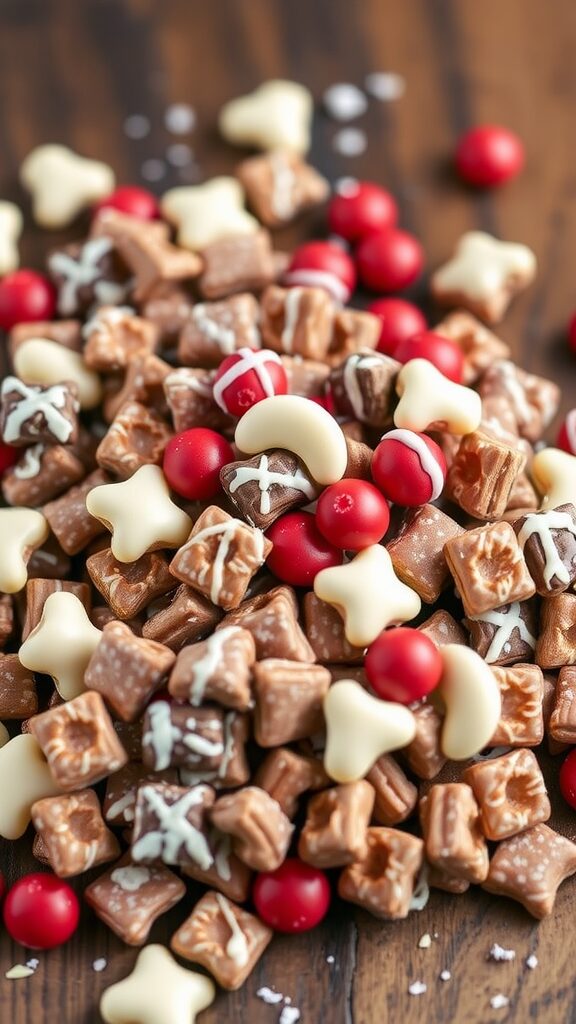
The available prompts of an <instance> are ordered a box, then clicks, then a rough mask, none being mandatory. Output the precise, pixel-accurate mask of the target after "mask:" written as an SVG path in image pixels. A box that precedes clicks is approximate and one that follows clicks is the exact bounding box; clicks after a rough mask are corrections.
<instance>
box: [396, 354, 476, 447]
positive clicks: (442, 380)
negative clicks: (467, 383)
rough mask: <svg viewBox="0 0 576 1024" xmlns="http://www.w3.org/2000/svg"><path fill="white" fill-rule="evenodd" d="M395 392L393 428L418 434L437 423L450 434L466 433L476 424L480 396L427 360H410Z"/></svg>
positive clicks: (401, 374)
mask: <svg viewBox="0 0 576 1024" xmlns="http://www.w3.org/2000/svg"><path fill="white" fill-rule="evenodd" d="M396 391H397V393H398V395H399V396H400V401H399V402H398V405H397V406H396V412H395V413H394V423H395V425H396V426H397V427H403V428H405V429H407V430H415V431H416V432H417V433H420V432H421V431H423V430H426V429H427V428H428V427H430V426H431V424H433V423H438V424H442V425H443V427H444V428H445V429H446V430H448V431H449V432H450V433H451V434H470V433H472V431H473V430H476V429H477V427H478V426H479V425H480V420H481V419H482V400H481V398H480V395H479V394H478V393H477V392H476V391H472V389H471V388H466V387H464V385H463V384H455V383H454V381H452V380H448V378H447V377H445V376H444V374H442V373H440V371H439V370H437V369H436V367H435V366H433V365H432V363H430V362H428V360H427V359H411V360H410V362H409V363H406V365H405V366H403V367H402V369H401V370H400V373H399V374H398V380H397V382H396Z"/></svg>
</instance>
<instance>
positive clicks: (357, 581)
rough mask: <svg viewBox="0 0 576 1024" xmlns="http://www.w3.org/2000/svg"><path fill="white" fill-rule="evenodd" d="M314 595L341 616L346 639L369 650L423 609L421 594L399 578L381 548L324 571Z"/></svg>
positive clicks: (389, 559)
mask: <svg viewBox="0 0 576 1024" xmlns="http://www.w3.org/2000/svg"><path fill="white" fill-rule="evenodd" d="M314 593H315V594H316V597H319V598H320V599H321V600H322V601H326V602H327V603H328V604H331V605H333V606H334V607H335V608H336V609H337V611H338V612H339V613H340V615H341V616H342V618H343V620H344V632H345V634H346V639H347V640H348V642H349V643H350V644H352V645H353V646H354V647H368V645H369V644H371V643H372V642H373V641H374V640H375V639H376V637H377V636H379V635H380V633H381V632H382V630H383V629H386V627H387V626H393V625H398V624H399V623H400V622H408V621H409V620H410V619H413V618H414V617H415V616H416V615H418V612H419V611H420V607H421V601H420V598H419V597H418V594H417V593H416V592H415V591H414V590H412V589H411V588H410V587H407V586H406V584H405V583H402V582H401V580H399V579H398V577H397V576H396V573H395V572H394V568H393V566H392V560H391V558H390V555H389V554H388V552H387V550H386V548H384V547H382V545H381V544H372V545H371V546H370V547H369V548H364V550H363V551H360V553H359V554H358V555H356V556H355V557H354V558H353V559H352V561H351V562H347V563H346V564H345V565H337V566H333V567H332V568H330V569H322V570H321V571H320V572H319V573H317V575H316V578H315V580H314Z"/></svg>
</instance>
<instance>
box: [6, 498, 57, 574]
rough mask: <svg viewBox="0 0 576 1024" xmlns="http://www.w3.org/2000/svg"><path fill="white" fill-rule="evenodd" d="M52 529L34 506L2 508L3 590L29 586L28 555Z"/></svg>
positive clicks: (42, 541)
mask: <svg viewBox="0 0 576 1024" xmlns="http://www.w3.org/2000/svg"><path fill="white" fill-rule="evenodd" d="M49 533H50V530H49V527H48V523H47V522H46V519H45V518H44V516H43V515H42V513H41V512H37V511H36V510H35V509H33V508H0V592H2V593H3V594H16V593H17V592H18V591H19V590H22V588H23V587H25V586H26V581H27V579H28V569H27V565H28V559H29V558H30V555H31V554H32V552H33V551H35V550H36V548H39V547H40V545H41V544H43V543H44V541H45V540H46V539H47V537H48V534H49Z"/></svg>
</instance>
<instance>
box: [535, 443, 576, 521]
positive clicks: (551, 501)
mask: <svg viewBox="0 0 576 1024" xmlns="http://www.w3.org/2000/svg"><path fill="white" fill-rule="evenodd" d="M530 473H531V475H532V479H533V481H534V483H535V485H536V487H537V489H538V490H539V491H540V494H541V495H542V502H541V505H540V508H542V509H548V508H557V507H558V505H566V504H567V503H569V502H570V503H571V504H572V505H576V456H574V455H569V454H568V452H563V451H560V449H559V448H543V449H542V451H540V452H536V455H535V456H534V458H533V460H532V465H531V466H530Z"/></svg>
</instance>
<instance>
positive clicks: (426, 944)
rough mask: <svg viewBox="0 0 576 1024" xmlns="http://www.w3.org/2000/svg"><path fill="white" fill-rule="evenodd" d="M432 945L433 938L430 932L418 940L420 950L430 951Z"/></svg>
mask: <svg viewBox="0 0 576 1024" xmlns="http://www.w3.org/2000/svg"><path fill="white" fill-rule="evenodd" d="M431 945H432V936H431V935H430V932H425V933H424V935H421V936H420V938H419V940H418V949H430V946H431Z"/></svg>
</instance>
